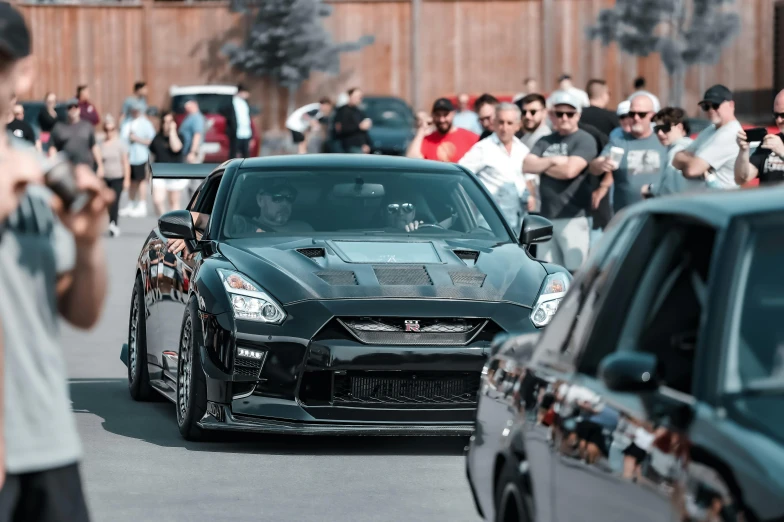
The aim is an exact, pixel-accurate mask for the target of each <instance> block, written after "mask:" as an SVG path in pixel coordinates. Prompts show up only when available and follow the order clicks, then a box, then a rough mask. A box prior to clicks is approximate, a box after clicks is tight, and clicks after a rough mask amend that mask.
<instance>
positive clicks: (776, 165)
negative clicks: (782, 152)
mask: <svg viewBox="0 0 784 522" xmlns="http://www.w3.org/2000/svg"><path fill="white" fill-rule="evenodd" d="M763 171H764V172H766V173H767V172H782V171H784V159H782V158H781V157H779V156H778V155H776V154H770V155H768V157H767V158H766V159H765V166H764V167H763Z"/></svg>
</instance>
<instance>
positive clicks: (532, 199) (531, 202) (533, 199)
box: [528, 196, 537, 212]
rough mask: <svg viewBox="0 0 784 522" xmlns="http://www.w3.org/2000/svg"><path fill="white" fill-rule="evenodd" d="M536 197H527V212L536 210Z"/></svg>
mask: <svg viewBox="0 0 784 522" xmlns="http://www.w3.org/2000/svg"><path fill="white" fill-rule="evenodd" d="M536 203H537V201H536V197H535V196H528V212H533V211H535V210H536Z"/></svg>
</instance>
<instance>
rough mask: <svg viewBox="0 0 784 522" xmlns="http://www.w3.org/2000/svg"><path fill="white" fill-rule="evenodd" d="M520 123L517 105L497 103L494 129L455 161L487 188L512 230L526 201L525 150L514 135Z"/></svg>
mask: <svg viewBox="0 0 784 522" xmlns="http://www.w3.org/2000/svg"><path fill="white" fill-rule="evenodd" d="M520 124H521V113H520V108H519V107H518V106H517V105H515V104H513V103H500V104H498V106H497V107H496V117H495V132H494V133H493V134H492V135H490V136H489V137H488V138H486V139H484V140H480V141H478V142H476V144H475V145H474V146H473V147H471V149H470V150H469V151H468V152H467V153H466V154H465V155H464V156H463V157H462V158H461V159H460V161H459V162H458V163H459V164H460V165H462V166H463V167H466V168H467V169H469V170H471V171H472V172H474V173H475V174H476V175H477V177H478V178H479V179H480V180H481V181H482V183H483V184H484V185H485V187H487V190H489V191H490V193H491V194H492V195H493V198H495V201H496V203H497V204H498V206H499V207H500V208H501V211H502V213H503V214H504V216H505V217H506V219H507V221H508V222H509V225H511V226H512V228H513V229H514V230H518V229H519V228H520V225H521V223H522V219H523V214H524V213H525V205H524V204H523V202H524V201H526V200H527V197H526V182H525V177H524V176H523V160H524V159H525V157H526V156H527V155H528V152H529V149H528V147H526V146H525V145H523V143H522V142H521V141H520V140H519V139H518V138H517V137H516V136H515V133H516V132H517V131H519V130H520Z"/></svg>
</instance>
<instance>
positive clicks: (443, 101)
mask: <svg viewBox="0 0 784 522" xmlns="http://www.w3.org/2000/svg"><path fill="white" fill-rule="evenodd" d="M453 110H455V106H454V105H452V102H451V101H449V99H447V98H439V99H437V100H436V102H435V103H434V104H433V111H432V112H436V111H447V112H452V111H453Z"/></svg>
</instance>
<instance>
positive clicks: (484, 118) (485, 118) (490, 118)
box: [479, 116, 493, 121]
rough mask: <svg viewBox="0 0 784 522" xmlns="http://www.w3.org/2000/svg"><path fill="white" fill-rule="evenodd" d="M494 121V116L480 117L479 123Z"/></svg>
mask: <svg viewBox="0 0 784 522" xmlns="http://www.w3.org/2000/svg"><path fill="white" fill-rule="evenodd" d="M492 119H493V117H492V116H480V117H479V121H485V120H492Z"/></svg>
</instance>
